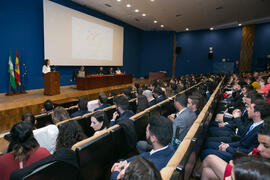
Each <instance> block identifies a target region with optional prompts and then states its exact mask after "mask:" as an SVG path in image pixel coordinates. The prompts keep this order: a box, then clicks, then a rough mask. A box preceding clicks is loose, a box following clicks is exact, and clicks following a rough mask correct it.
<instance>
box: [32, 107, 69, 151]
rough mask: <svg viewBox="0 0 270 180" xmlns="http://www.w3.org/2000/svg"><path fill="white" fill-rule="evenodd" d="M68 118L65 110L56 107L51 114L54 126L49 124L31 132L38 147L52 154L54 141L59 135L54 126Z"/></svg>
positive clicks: (54, 145)
mask: <svg viewBox="0 0 270 180" xmlns="http://www.w3.org/2000/svg"><path fill="white" fill-rule="evenodd" d="M69 118H70V117H69V115H68V112H67V111H66V110H65V108H63V107H61V106H57V107H56V108H55V109H54V111H53V113H52V120H53V123H54V124H50V125H47V126H45V127H43V128H39V129H36V130H34V131H33V133H34V136H35V138H36V140H37V141H38V143H39V145H40V147H44V148H46V149H47V150H48V151H49V152H50V153H52V154H53V153H54V151H55V147H56V139H57V137H58V133H59V130H58V128H57V126H56V125H55V124H57V123H58V122H61V121H64V120H66V119H69Z"/></svg>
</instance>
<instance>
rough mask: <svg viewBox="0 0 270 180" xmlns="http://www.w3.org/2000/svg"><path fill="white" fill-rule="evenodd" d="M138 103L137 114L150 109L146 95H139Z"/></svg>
mask: <svg viewBox="0 0 270 180" xmlns="http://www.w3.org/2000/svg"><path fill="white" fill-rule="evenodd" d="M136 103H137V110H136V113H139V112H141V111H144V110H145V109H146V108H148V107H149V104H148V101H147V98H146V97H145V96H144V95H138V97H137V100H136Z"/></svg>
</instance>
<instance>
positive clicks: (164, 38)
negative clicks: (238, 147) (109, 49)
mask: <svg viewBox="0 0 270 180" xmlns="http://www.w3.org/2000/svg"><path fill="white" fill-rule="evenodd" d="M53 1H54V2H57V3H59V4H62V5H65V6H67V7H70V8H73V9H75V10H79V11H81V12H84V13H87V14H89V15H92V16H95V17H97V18H100V19H103V20H106V21H109V22H112V23H115V24H118V25H120V26H123V27H124V56H123V57H124V64H123V67H122V70H123V71H125V72H126V73H132V74H133V75H134V76H135V77H142V76H145V75H148V72H151V71H160V70H163V71H167V73H168V76H171V73H172V61H173V32H168V31H165V32H164V31H162V32H156V31H142V30H139V29H137V28H135V27H133V26H130V25H128V24H125V23H123V22H121V21H119V20H116V19H114V18H111V17H108V16H106V15H104V14H101V13H99V12H96V11H94V10H90V9H88V8H86V7H84V6H80V5H78V4H75V3H73V2H70V1H67V0H53ZM0 24H1V28H0V39H1V43H0V77H1V83H0V93H2V92H7V91H8V56H9V49H11V51H12V55H13V60H14V59H15V52H16V49H18V51H19V59H20V65H21V66H22V64H26V67H27V75H26V77H25V78H22V79H23V80H24V84H25V89H38V88H43V79H42V73H41V68H42V65H43V59H44V39H43V1H42V0H24V1H17V0H2V1H1V6H0ZM176 37H177V46H180V47H182V52H181V54H179V55H178V56H177V59H176V76H180V75H182V74H190V73H195V74H198V73H208V72H212V66H213V63H214V62H220V61H221V59H222V58H225V59H229V61H235V60H239V57H240V47H241V28H232V29H226V30H215V31H208V30H207V31H206V30H205V31H190V32H182V33H176ZM209 47H213V50H214V56H213V59H212V60H209V59H208V52H209ZM268 54H270V23H268V24H260V25H256V28H255V41H254V53H253V61H254V59H257V58H260V57H266V55H268ZM74 69H79V67H69V66H66V67H57V71H60V73H61V85H69V84H74V82H71V81H70V80H71V79H72V73H73V70H74ZM86 69H90V70H91V71H92V72H93V73H94V72H95V71H96V69H97V67H86ZM23 72H24V69H23V68H22V67H21V74H23Z"/></svg>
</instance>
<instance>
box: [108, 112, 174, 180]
mask: <svg viewBox="0 0 270 180" xmlns="http://www.w3.org/2000/svg"><path fill="white" fill-rule="evenodd" d="M172 133H173V128H172V122H171V121H170V120H169V119H167V118H165V117H163V116H157V115H154V116H151V117H150V118H149V119H148V125H147V128H146V139H147V141H148V142H149V144H151V145H152V146H153V149H152V150H151V151H150V152H144V153H141V154H140V155H139V156H142V157H144V158H145V159H147V160H149V161H151V162H152V163H153V164H154V166H155V167H156V168H157V169H158V170H159V171H160V170H161V169H162V168H163V167H165V166H166V164H167V163H168V161H169V160H170V159H171V157H172V156H173V154H174V150H173V149H172V148H171V146H169V143H170V141H171V138H172ZM135 158H136V156H134V157H131V158H129V159H127V160H126V161H120V162H119V163H115V164H114V165H113V167H112V169H111V171H112V175H111V179H117V176H118V174H119V172H120V171H121V169H122V168H123V166H124V165H125V164H127V163H128V162H130V161H132V160H133V159H135Z"/></svg>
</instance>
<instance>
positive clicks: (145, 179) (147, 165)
mask: <svg viewBox="0 0 270 180" xmlns="http://www.w3.org/2000/svg"><path fill="white" fill-rule="evenodd" d="M124 162H126V161H124ZM120 168H121V170H120V173H119V175H118V177H117V179H122V180H162V178H161V175H160V172H159V171H158V170H157V169H156V168H155V166H154V165H153V163H152V162H150V161H148V160H147V159H145V158H144V157H141V156H137V157H136V159H134V160H132V161H131V162H130V163H127V164H125V163H123V167H120Z"/></svg>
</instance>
